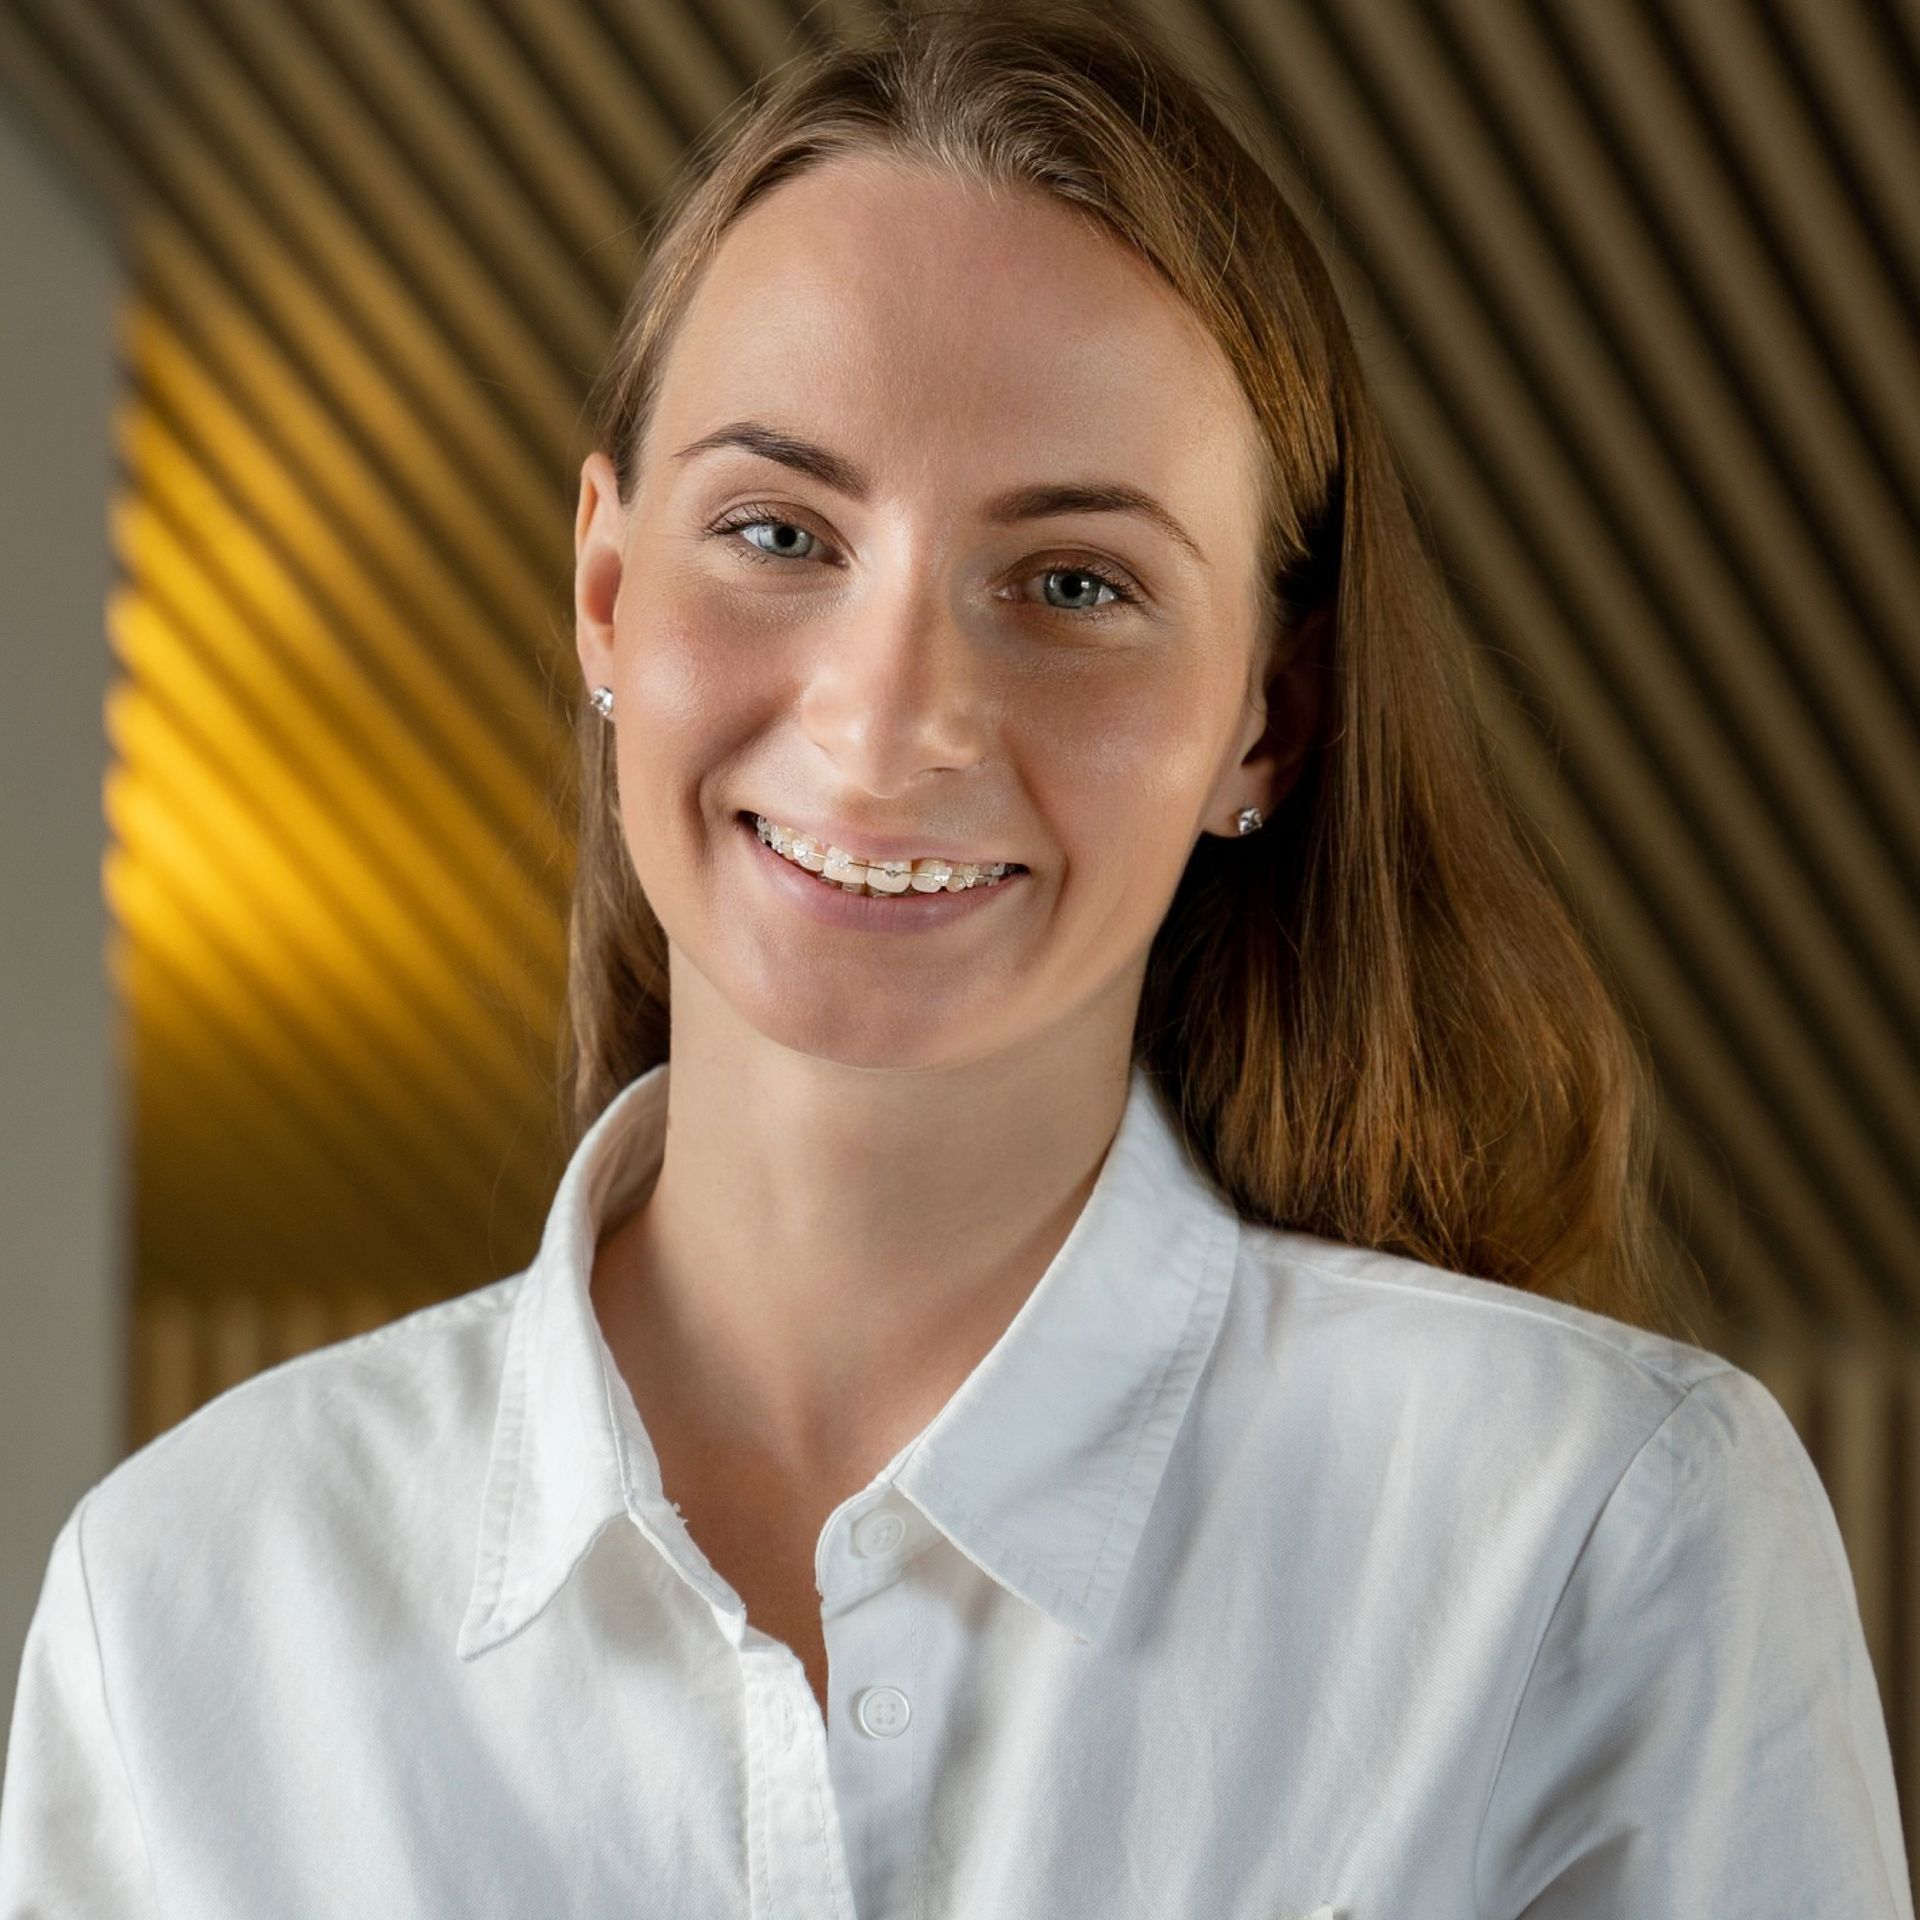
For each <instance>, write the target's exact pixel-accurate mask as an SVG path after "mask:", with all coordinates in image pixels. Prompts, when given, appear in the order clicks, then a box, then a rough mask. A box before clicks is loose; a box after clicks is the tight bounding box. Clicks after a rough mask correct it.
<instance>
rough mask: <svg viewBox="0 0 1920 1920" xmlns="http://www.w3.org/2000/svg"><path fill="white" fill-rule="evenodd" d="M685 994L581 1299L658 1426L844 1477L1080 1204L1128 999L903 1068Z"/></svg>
mask: <svg viewBox="0 0 1920 1920" xmlns="http://www.w3.org/2000/svg"><path fill="white" fill-rule="evenodd" d="M687 971H688V972H689V973H690V972H691V970H690V969H689V970H687ZM699 993H700V989H699V988H698V987H695V988H694V991H693V994H692V995H689V996H684V997H683V995H682V993H681V992H680V991H678V990H676V992H675V995H674V1021H673V1031H672V1040H671V1058H672V1065H671V1067H670V1068H669V1071H668V1089H667V1136H666V1147H665V1153H664V1156H663V1158H662V1161H661V1166H660V1172H659V1175H658V1178H657V1179H656V1181H655V1182H654V1184H653V1186H652V1188H651V1190H650V1191H649V1193H648V1195H647V1197H646V1198H645V1199H644V1200H643V1201H642V1202H641V1204H640V1206H639V1208H638V1209H637V1210H636V1211H635V1212H634V1213H632V1214H631V1215H630V1216H629V1217H628V1218H627V1219H626V1220H625V1221H623V1222H621V1223H619V1224H618V1225H616V1226H615V1227H614V1228H613V1229H612V1231H611V1232H610V1233H609V1234H608V1235H607V1236H606V1237H605V1238H603V1240H602V1242H601V1246H600V1249H599V1252H598V1255H597V1257H596V1261H595V1268H594V1281H593V1291H594V1302H595V1308H596V1311H597V1312H598V1314H599V1317H600V1322H601V1325H602V1327H603V1329H604V1330H605V1332H606V1336H607V1341H608V1345H609V1347H610V1348H611V1350H612V1352H613V1355H614V1358H615V1361H616V1362H617V1363H618V1364H619V1366H620V1368H621V1371H622V1373H623V1374H624V1375H625V1376H626V1379H627V1383H628V1385H629V1387H630V1388H631V1389H632V1392H633V1396H634V1400H635V1403H636V1404H637V1405H638V1406H639V1408H640V1411H641V1414H642V1417H643V1418H644V1419H645V1421H646V1423H647V1426H648V1429H649V1432H650V1433H653V1434H654V1435H656V1437H657V1436H660V1435H662V1434H664V1433H667V1432H671V1433H672V1434H673V1435H674V1436H675V1440H676V1445H677V1447H678V1448H679V1449H680V1450H683V1451H685V1450H691V1451H693V1452H695V1453H698V1454H701V1455H703V1456H705V1457H708V1458H713V1459H721V1458H727V1459H734V1460H741V1461H749V1460H750V1461H757V1462H761V1463H767V1464H769V1465H770V1464H772V1463H779V1468H780V1471H782V1472H783V1473H786V1474H788V1475H791V1476H792V1477H793V1478H795V1479H797V1480H804V1481H806V1482H808V1483H810V1484H820V1483H823V1482H835V1483H837V1482H843V1481H845V1480H846V1478H847V1476H848V1474H850V1473H851V1474H853V1475H854V1476H855V1478H854V1481H853V1484H855V1485H858V1484H862V1483H864V1480H865V1479H867V1478H870V1477H871V1476H872V1474H873V1473H874V1472H876V1471H878V1469H879V1468H880V1467H881V1466H882V1465H884V1464H885V1462H886V1461H887V1460H888V1459H890V1458H891V1457H892V1455H893V1453H894V1452H896V1451H897V1450H898V1448H899V1447H900V1446H901V1445H902V1444H904V1443H905V1441H906V1440H907V1439H909V1438H911V1437H912V1435H913V1434H914V1433H915V1432H917V1431H918V1430H919V1429H920V1427H921V1426H923V1425H924V1424H925V1423H926V1421H927V1420H928V1419H930V1418H931V1417H932V1415H933V1414H934V1413H935V1412H936V1411H937V1410H938V1409H939V1407H940V1406H942V1405H944V1404H945V1401H946V1399H947V1398H948V1396H950V1395H951V1393H952V1392H953V1390H954V1389H955V1388H956V1387H957V1386H958V1385H959V1384H960V1382H961V1381H962V1380H964V1379H965V1378H966V1376H967V1374H968V1373H969V1372H971V1371H972V1369H973V1367H974V1366H975V1365H977V1364H978V1362H979V1361H980V1359H981V1358H982V1357H983V1356H984V1355H985V1353H986V1352H987V1351H988V1349H989V1348H991V1347H992V1346H993V1344H994V1343H995V1341H997V1340H998V1338H999V1337H1000V1335H1001V1333H1003V1332H1004V1331H1005V1329H1006V1327H1007V1325H1008V1323H1009V1322H1010V1321H1011V1320H1012V1319H1013V1317H1014V1315H1015V1314H1016V1313H1017V1312H1018V1311H1019V1309H1020V1306H1021V1304H1022V1303H1023V1302H1024V1301H1025V1300H1026V1298H1027V1296H1028V1295H1029V1294H1030V1293H1031V1292H1032V1290H1033V1288H1034V1286H1035V1285H1037V1284H1038V1282H1039V1280H1040V1278H1041V1276H1042V1275H1043V1274H1044V1273H1045V1272H1046V1269H1047V1267H1048V1266H1049V1264H1050V1263H1051V1262H1052V1260H1053V1258H1054V1255H1055V1254H1056V1253H1058V1251H1059V1249H1060V1247H1061V1245H1062V1243H1063V1242H1064V1241H1065V1239H1066V1236H1067V1234H1068V1232H1069V1231H1070V1230H1071V1228H1072V1226H1073V1223H1074V1221H1075V1220H1076V1219H1077V1218H1078V1217H1079V1214H1080V1212H1081V1209H1082V1208H1083V1207H1084V1206H1085V1204H1086V1201H1087V1197H1088V1195H1089V1194H1090V1193H1091V1192H1092V1190H1093V1185H1094V1181H1095V1179H1096V1178H1097V1177H1098V1174H1099V1170H1100V1165H1101V1162H1102V1161H1103V1159H1104V1157H1105V1154H1106V1149H1107V1147H1108V1145H1109V1143H1110V1142H1111V1140H1112V1138H1113V1134H1114V1131H1115V1129H1116V1128H1117V1127H1118V1125H1119V1122H1120V1116H1121V1112H1122V1109H1123V1108H1124V1106H1125V1103H1126V1098H1127V1091H1128V1072H1129V1065H1130V1045H1131V1037H1132V1036H1131V1024H1130V1021H1131V1003H1130V1002H1129V1003H1127V1007H1126V1009H1125V1011H1126V1012H1127V1015H1128V1020H1127V1023H1126V1024H1125V1025H1122V1023H1121V1022H1120V1021H1118V1020H1116V1019H1113V1018H1111V1017H1109V1018H1106V1019H1105V1020H1103V1021H1101V1022H1098V1023H1090V1024H1089V1026H1088V1027H1082V1028H1067V1029H1063V1030H1056V1031H1055V1032H1052V1033H1050V1034H1048V1035H1047V1036H1045V1037H1044V1038H1043V1039H1042V1040H1041V1041H1039V1042H1038V1043H1030V1044H1023V1045H1021V1046H1019V1047H1015V1048H1010V1049H1008V1050H1006V1051H1004V1052H1001V1053H999V1054H995V1055H993V1056H990V1057H988V1058H985V1059H980V1060H973V1061H968V1062H965V1063H963V1064H961V1065H958V1066H952V1067H944V1066H943V1067H936V1068H929V1069H926V1070H924V1071H919V1070H914V1071H907V1070H894V1069H885V1070H877V1069H872V1068H864V1067H850V1066H845V1065H842V1064H840V1063H837V1062H833V1061H828V1060H822V1059H820V1058H818V1057H816V1056H812V1055H808V1054H804V1053H800V1052H796V1051H794V1050H792V1049H789V1048H783V1047H778V1046H775V1045H772V1044H770V1043H769V1042H768V1041H767V1040H766V1039H765V1038H764V1036H761V1035H759V1034H757V1033H751V1032H743V1031H742V1030H741V1029H740V1028H739V1026H738V1025H737V1024H729V1023H727V1022H725V1021H722V1020H717V1019H714V1020H709V1019H704V1018H701V1017H699V1015H700V1013H701V1011H702V1009H701V1008H700V1006H699V1003H698V995H699ZM683 1007H685V1008H686V1017H685V1018H684V1019H683V1015H682V1009H683Z"/></svg>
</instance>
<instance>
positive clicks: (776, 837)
mask: <svg viewBox="0 0 1920 1920" xmlns="http://www.w3.org/2000/svg"><path fill="white" fill-rule="evenodd" d="M740 818H741V819H742V820H744V821H745V822H746V823H747V824H748V825H749V826H750V827H751V828H752V829H753V831H754V832H755V833H756V834H757V835H758V836H759V839H760V841H761V844H762V845H764V846H766V847H768V848H770V849H771V850H772V851H773V852H774V853H775V854H777V855H778V856H779V857H780V858H781V859H782V860H785V861H786V862H787V863H788V864H789V865H790V866H795V867H799V868H800V869H801V870H802V871H804V872H806V873H810V874H812V875H813V877H814V878H815V879H816V880H818V881H819V882H820V883H821V884H822V885H823V886H830V887H836V888H838V889H839V890H840V891H842V892H845V893H857V894H867V895H878V896H898V895H901V894H905V893H966V892H968V891H970V890H971V889H973V888H976V887H997V886H1003V885H1004V884H1005V883H1006V882H1007V881H1008V880H1010V879H1012V878H1013V877H1014V876H1015V875H1016V874H1021V873H1025V872H1026V868H1025V867H1023V866H1022V865H1020V864H1019V862H1018V861H1008V860H1001V861H994V862H991V863H989V864H984V865H974V864H968V863H967V862H964V861H953V860H943V859H939V858H937V857H931V856H930V857H928V858H926V859H923V860H860V859H857V858H856V857H855V856H854V855H853V854H851V853H849V852H847V850H846V849H845V848H843V847H837V846H835V845H834V844H833V843H832V842H831V841H822V840H818V839H816V838H814V837H813V836H812V835H811V834H805V833H798V832H795V831H794V830H793V829H791V828H788V827H784V826H782V825H780V823H779V822H778V821H774V820H769V819H767V818H766V816H765V815H764V814H758V813H742V814H741V816H740Z"/></svg>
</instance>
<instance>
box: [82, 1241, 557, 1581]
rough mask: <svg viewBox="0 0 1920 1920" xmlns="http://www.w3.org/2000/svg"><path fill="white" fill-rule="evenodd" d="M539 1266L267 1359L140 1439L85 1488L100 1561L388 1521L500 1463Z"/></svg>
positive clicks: (89, 1532) (92, 1546)
mask: <svg viewBox="0 0 1920 1920" xmlns="http://www.w3.org/2000/svg"><path fill="white" fill-rule="evenodd" d="M525 1279H526V1275H525V1274H524V1273H521V1274H515V1275H512V1276H510V1277H509V1278H507V1279H504V1280H497V1281H494V1282H492V1283H491V1284H489V1285H486V1286H483V1287H480V1288H477V1289H475V1290H473V1291H471V1292H468V1293H464V1294H461V1295H459V1296H457V1297H456V1298H454V1299H451V1300H446V1301H441V1302H439V1303H437V1304H435V1305H433V1306H429V1307H425V1308H422V1309H420V1310H418V1311H417V1312H414V1313H410V1314H406V1315H403V1316H402V1317H401V1318H399V1319H397V1320H393V1321H390V1322H388V1323H387V1324H386V1325H384V1326H381V1327H377V1328H375V1329H374V1330H373V1331H372V1332H370V1333H363V1334H358V1335H355V1336H354V1337H352V1338H350V1339H346V1340H340V1341H336V1342H334V1343H332V1344H330V1345H328V1346H324V1347H320V1348H317V1349H315V1350H314V1351H312V1352H310V1353H305V1354H301V1355H299V1356H297V1357H296V1358H294V1359H291V1360H286V1361H282V1362H281V1363H280V1364H278V1365H276V1366H272V1367H268V1368H266V1369H264V1370H263V1371H262V1372H260V1373H257V1374H254V1375H252V1376H251V1377H250V1378H248V1379H246V1380H244V1381H241V1382H240V1383H239V1384H238V1385H236V1386H233V1387H230V1388H228V1389H227V1390H226V1391H225V1392H223V1393H221V1394H218V1395H216V1396H215V1397H214V1398H213V1399H212V1400H209V1401H208V1402H207V1403H206V1404H205V1405H203V1406H201V1407H199V1408H198V1409H197V1410H196V1411H195V1412H193V1413H192V1414H190V1415H188V1416H187V1418H186V1419H184V1420H182V1421H180V1422H179V1423H178V1424H177V1425H175V1426H173V1427H171V1428H169V1429H168V1430H167V1431H166V1432H165V1433H162V1434H160V1435H158V1436H157V1437H156V1438H155V1439H153V1440H151V1441H149V1442H148V1443H147V1444H146V1445H145V1446H143V1447H141V1448H139V1449H138V1450H137V1451H136V1452H134V1453H132V1454H130V1455H129V1456H128V1457H127V1458H126V1459H124V1460H122V1461H121V1462H120V1463H119V1464H118V1465H117V1466H116V1467H114V1468H113V1469H112V1471H111V1472H109V1473H108V1474H107V1475H106V1476H105V1477H104V1478H103V1479H101V1480H100V1481H98V1482H97V1483H96V1484H95V1485H94V1486H93V1487H91V1488H90V1489H89V1490H88V1491H87V1493H86V1494H85V1495H84V1496H83V1497H82V1499H81V1501H80V1502H79V1505H78V1507H77V1509H76V1512H75V1516H74V1523H75V1524H76V1530H79V1529H80V1528H84V1547H85V1553H86V1556H87V1558H88V1560H89V1561H90V1562H95V1563H98V1564H101V1565H104V1566H105V1567H106V1568H108V1569H109V1570H111V1569H112V1568H113V1567H114V1566H115V1565H116V1564H121V1565H128V1566H132V1567H144V1566H150V1565H152V1564H153V1562H154V1560H155V1558H156V1557H157V1556H160V1555H164V1554H166V1553H167V1552H169V1551H175V1552H177V1551H179V1550H180V1549H182V1548H189V1549H190V1548H191V1546H192V1544H193V1543H194V1542H196V1541H199V1542H205V1543H208V1544H210V1545H217V1546H218V1547H219V1548H220V1550H221V1553H222V1556H223V1558H227V1557H228V1556H230V1555H232V1554H234V1553H235V1552H236V1551H237V1550H241V1549H242V1548H243V1543H244V1542H245V1541H246V1540H248V1539H254V1540H269V1539H271V1538H272V1537H273V1536H274V1535H275V1534H276V1533H277V1532H278V1531H279V1530H280V1529H281V1528H287V1529H292V1528H294V1527H304V1528H306V1529H307V1530H309V1531H312V1530H313V1529H314V1523H315V1522H319V1523H321V1530H324V1529H325V1525H326V1522H327V1521H328V1520H329V1519H331V1520H332V1521H334V1522H336V1523H338V1524H339V1525H341V1526H352V1525H354V1524H356V1523H357V1524H360V1525H367V1526H378V1525H382V1524H384V1523H385V1521H386V1520H387V1519H389V1518H390V1517H391V1516H392V1514H393V1512H394V1510H395V1508H396V1507H402V1506H407V1505H410V1504H416V1503H418V1502H419V1500H420V1497H421V1495H422V1494H423V1493H424V1492H426V1491H427V1490H429V1489H436V1490H437V1489H440V1488H450V1486H451V1485H452V1483H454V1482H456V1481H464V1480H466V1479H472V1480H473V1481H474V1482H475V1483H476V1485H477V1484H478V1482H479V1480H480V1478H481V1476H482V1475H483V1474H484V1472H485V1466H486V1453H487V1447H488V1444H489V1442H490V1439H491V1436H492V1431H493V1423H494V1417H495V1412H496V1407H497V1403H498V1395H499V1384H500V1373H501V1367H502V1364H503V1360H504V1353H505V1346H506V1335H507V1330H508V1324H509V1322H510V1320H511V1318H512V1312H511V1310H512V1307H513V1304H514V1302H515V1300H516V1298H517V1297H518V1293H519V1289H520V1287H521V1286H522V1284H523V1283H524V1281H525Z"/></svg>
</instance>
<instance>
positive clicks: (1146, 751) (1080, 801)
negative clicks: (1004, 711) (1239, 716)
mask: <svg viewBox="0 0 1920 1920" xmlns="http://www.w3.org/2000/svg"><path fill="white" fill-rule="evenodd" d="M1081 692H1082V693H1083V694H1085V693H1086V689H1084V688H1083V689H1081ZM1207 714H1208V708H1207V704H1206V701H1205V699H1204V697H1203V696H1202V695H1201V693H1200V692H1199V690H1197V689H1195V688H1193V687H1191V686H1181V687H1170V686H1159V685H1156V686H1148V685H1145V684H1141V683H1135V684H1134V685H1131V686H1127V687H1119V686H1116V687H1114V688H1111V689H1102V690H1100V692H1099V693H1098V694H1097V695H1094V696H1092V697H1084V698H1081V699H1078V700H1075V701H1073V702H1072V703H1071V704H1068V703H1064V702H1063V703H1062V704H1061V706H1060V707H1059V708H1058V709H1057V710H1055V711H1051V712H1049V713H1048V714H1047V716H1046V717H1045V718H1044V720H1042V721H1041V723H1040V724H1039V725H1038V726H1036V728H1035V729H1034V731H1033V733H1032V734H1031V736H1030V738H1029V744H1028V750H1027V754H1026V756H1025V757H1026V764H1027V765H1028V766H1029V767H1031V768H1032V769H1033V770H1034V772H1033V777H1034V778H1035V779H1036V780H1038V781H1041V782H1043V783H1044V786H1045V789H1046V791H1047V792H1048V793H1049V794H1050V796H1051V806H1050V811H1052V812H1053V813H1054V814H1055V816H1056V818H1058V819H1059V820H1060V821H1061V822H1062V831H1063V832H1064V833H1065V834H1066V835H1067V836H1068V838H1069V851H1070V852H1072V851H1075V850H1077V852H1078V855H1079V857H1080V858H1081V859H1082V860H1083V861H1084V860H1086V859H1089V858H1092V859H1097V860H1099V861H1100V862H1101V864H1103V865H1110V866H1113V867H1117V868H1124V869H1125V870H1126V871H1127V872H1128V873H1129V874H1131V875H1135V876H1137V877H1138V878H1139V880H1140V881H1141V882H1143V883H1150V882H1151V883H1157V879H1158V877H1161V869H1163V868H1166V869H1170V870H1171V871H1172V872H1173V873H1175V874H1177V873H1178V871H1179V869H1180V868H1181V867H1182V866H1184V864H1185V862H1186V858H1187V855H1188V853H1189V852H1190V851H1191V850H1192V840H1193V832H1194V828H1195V825H1196V823H1197V822H1198V820H1199V817H1200V814H1201V812H1202V810H1203V809H1204V807H1205V804H1206V796H1207V793H1208V791H1209V789H1210V788H1211V786H1212V784H1213V781H1214V779H1215V777H1216V760H1217V756H1218V751H1219V742H1218V740H1217V739H1216V738H1215V734H1214V730H1213V729H1212V727H1211V726H1210V725H1208V724H1206V721H1207ZM1069 823H1070V824H1069Z"/></svg>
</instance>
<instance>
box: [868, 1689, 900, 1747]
mask: <svg viewBox="0 0 1920 1920" xmlns="http://www.w3.org/2000/svg"><path fill="white" fill-rule="evenodd" d="M912 1711H913V1709H912V1708H911V1707H910V1706H909V1705H908V1704H907V1696H906V1695H905V1694H904V1693H902V1692H901V1691H900V1689H899V1688H898V1687H869V1688H868V1689H867V1690H866V1692H865V1693H863V1694H862V1695H861V1696H860V1724H861V1725H862V1726H863V1727H865V1728H866V1730H867V1731H868V1732H869V1733H870V1734H872V1735H873V1737H874V1738H875V1739H876V1740H891V1739H892V1738H893V1736H894V1735H895V1734H896V1733H903V1732H905V1730H906V1725H907V1720H908V1718H909V1717H910V1715H911V1714H912Z"/></svg>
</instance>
